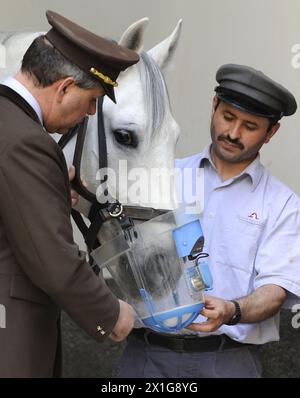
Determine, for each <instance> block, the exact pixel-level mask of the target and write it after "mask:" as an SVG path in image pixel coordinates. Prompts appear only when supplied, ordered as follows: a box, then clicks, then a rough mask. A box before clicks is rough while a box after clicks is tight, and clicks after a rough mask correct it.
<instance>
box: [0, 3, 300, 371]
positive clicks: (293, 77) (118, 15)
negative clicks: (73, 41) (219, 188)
mask: <svg viewBox="0 0 300 398" xmlns="http://www.w3.org/2000/svg"><path fill="white" fill-rule="evenodd" d="M0 5H1V13H0V30H19V29H31V30H39V31H40V30H47V29H48V28H49V25H48V24H47V22H46V18H45V10H46V9H52V10H55V11H57V12H61V13H62V14H64V15H65V16H67V17H69V18H70V19H73V20H75V21H78V22H79V23H80V24H82V25H85V26H86V27H87V28H89V29H91V30H93V31H95V32H96V33H99V34H101V35H104V36H112V37H115V38H118V37H120V35H121V34H122V32H123V31H124V30H125V29H126V28H127V26H129V25H130V24H131V23H132V22H134V21H136V20H138V19H139V18H141V17H144V16H148V17H150V23H149V27H148V31H147V35H146V49H149V48H151V47H152V46H153V45H155V44H156V43H158V42H159V41H161V40H162V39H164V38H165V37H166V36H167V35H169V33H170V32H171V31H172V30H173V28H174V27H175V25H176V23H177V21H178V19H179V18H183V32H182V38H181V41H180V45H179V48H178V51H177V54H176V57H175V60H174V66H173V68H172V70H170V71H169V74H168V76H167V82H168V87H169V91H170V97H171V102H172V104H173V111H174V115H175V117H176V119H177V121H178V122H179V124H180V126H181V129H182V136H181V139H180V142H179V145H178V150H177V154H178V156H184V155H187V154H190V153H192V152H195V151H197V150H200V149H201V148H202V147H203V145H204V144H205V143H206V142H207V141H208V140H209V133H208V127H209V121H210V110H211V100H212V96H213V88H214V86H215V80H214V76H215V71H216V69H217V68H218V66H219V65H221V64H223V63H227V62H236V63H244V64H249V65H252V66H254V67H256V68H258V69H261V70H263V71H264V72H265V73H267V74H269V75H270V77H272V78H274V79H276V80H278V81H279V82H281V83H282V84H284V85H286V86H287V87H288V88H289V89H290V90H291V91H292V92H293V93H294V94H295V96H296V97H297V99H298V101H300V85H299V81H300V69H294V68H293V67H292V66H291V60H292V53H291V48H292V46H293V45H294V44H296V43H300V1H299V0H285V1H282V0H251V1H249V0H224V1H221V0H185V1H183V0H151V1H149V0H109V1H104V0H89V1H86V0H76V1H74V0H64V1H61V0H52V1H51V0H10V1H7V0H5V1H4V0H1V1H0ZM299 129H300V112H298V114H297V115H296V116H293V117H290V118H288V119H286V120H283V122H282V128H281V130H280V132H279V133H278V134H277V135H276V136H275V137H274V138H273V140H272V141H271V143H270V144H268V145H267V146H265V149H264V150H263V151H262V152H263V161H264V163H265V164H266V165H267V167H269V168H270V169H271V170H272V172H273V173H274V174H275V175H276V176H278V177H279V178H280V179H282V180H283V181H284V182H285V183H286V184H288V185H290V186H291V187H292V188H293V189H294V190H296V191H297V193H298V194H300V178H299V177H298V165H299V156H298V152H299V148H300V144H299V139H298V135H299V133H300V132H299ZM290 320H291V314H290V313H289V312H287V313H284V317H283V322H282V326H281V328H282V334H283V341H282V342H281V343H280V344H277V343H272V344H270V345H268V346H267V347H265V348H264V351H263V355H264V364H265V374H266V375H267V376H270V377H284V376H290V377H299V376H300V363H299V358H300V355H299V354H300V353H299V349H298V346H299V342H298V341H299V340H298V333H299V332H298V330H297V329H292V327H291V322H290ZM64 337H65V353H66V356H65V358H66V361H65V364H66V371H65V375H66V376H100V377H101V376H102V377H107V376H108V375H109V374H110V371H111V369H112V367H113V365H114V363H115V361H116V359H117V357H118V355H119V354H120V352H121V348H122V346H117V345H114V344H112V343H110V342H107V343H105V344H104V345H98V344H96V343H94V342H93V341H91V340H90V339H89V338H87V337H86V336H85V334H84V333H82V332H81V331H79V330H78V328H77V327H76V326H75V325H74V324H73V323H72V322H71V321H70V320H69V319H68V318H67V317H65V318H64Z"/></svg>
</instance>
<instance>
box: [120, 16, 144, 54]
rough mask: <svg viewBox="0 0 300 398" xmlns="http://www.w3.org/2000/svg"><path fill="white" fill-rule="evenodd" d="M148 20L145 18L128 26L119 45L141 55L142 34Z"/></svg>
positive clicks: (142, 45)
mask: <svg viewBox="0 0 300 398" xmlns="http://www.w3.org/2000/svg"><path fill="white" fill-rule="evenodd" d="M148 22H149V18H147V17H145V18H142V19H140V20H138V21H136V22H134V23H133V24H132V25H130V26H129V27H128V28H127V29H126V31H125V32H124V33H123V35H122V37H121V39H120V40H119V43H118V44H119V45H120V46H123V47H127V48H129V49H130V50H133V51H136V52H137V53H141V52H142V50H143V47H144V33H145V29H146V26H147V25H148Z"/></svg>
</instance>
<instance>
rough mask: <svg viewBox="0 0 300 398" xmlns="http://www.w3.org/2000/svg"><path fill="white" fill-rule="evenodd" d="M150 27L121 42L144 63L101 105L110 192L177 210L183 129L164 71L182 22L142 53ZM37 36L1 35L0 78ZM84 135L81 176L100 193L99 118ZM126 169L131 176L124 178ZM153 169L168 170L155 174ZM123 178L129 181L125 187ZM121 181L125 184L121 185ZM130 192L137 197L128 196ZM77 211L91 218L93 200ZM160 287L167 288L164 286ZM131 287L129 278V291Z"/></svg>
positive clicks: (139, 27) (157, 264)
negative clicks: (173, 176)
mask: <svg viewBox="0 0 300 398" xmlns="http://www.w3.org/2000/svg"><path fill="white" fill-rule="evenodd" d="M147 23H148V18H143V19H141V20H139V21H137V22H136V23H134V24H132V25H131V26H130V27H129V28H128V29H127V30H126V31H125V32H124V34H123V35H122V37H121V39H120V40H119V44H120V45H122V46H125V47H127V48H130V49H132V50H135V51H137V52H138V53H139V54H140V57H141V60H140V62H139V63H138V64H137V65H135V66H133V67H131V68H129V69H128V70H127V71H125V72H123V73H121V75H120V77H119V79H118V83H119V86H118V87H117V88H116V89H115V94H116V99H117V104H116V105H115V104H113V103H112V102H111V101H110V100H109V99H108V98H106V97H105V99H104V103H103V118H104V127H105V133H106V142H107V153H108V168H109V169H111V170H113V171H114V172H115V175H116V176H117V179H114V178H108V188H109V192H110V194H111V195H113V196H116V198H118V199H120V201H121V202H124V201H126V202H127V203H126V204H128V205H131V204H134V205H140V206H147V207H155V208H165V209H173V208H174V207H175V202H174V197H175V196H174V190H175V187H174V186H173V182H174V181H173V182H171V183H170V179H169V174H168V170H172V169H173V168H174V157H175V145H176V142H177V139H178V136H179V127H178V124H177V123H176V121H175V120H174V118H173V116H172V113H171V109H170V102H169V98H168V93H167V88H166V84H165V81H164V78H163V75H162V72H161V69H162V70H164V69H165V68H166V67H167V66H168V64H170V62H171V60H172V57H173V55H174V53H175V49H176V47H177V43H178V40H179V37H180V32H181V23H182V21H181V20H180V21H179V22H178V23H177V26H176V27H175V29H174V31H173V32H172V33H171V35H170V36H169V37H167V38H166V39H165V40H163V41H162V42H160V43H159V44H158V45H156V46H155V47H154V48H152V49H151V50H149V51H148V52H143V42H144V32H145V28H146V25H147ZM39 34H40V33H24V32H21V33H17V34H2V35H0V40H1V42H2V55H3V47H4V49H5V50H4V57H5V62H6V68H5V69H3V70H1V69H0V78H3V77H5V75H8V74H10V75H13V74H14V73H15V72H16V71H17V70H18V69H19V66H20V62H21V59H22V56H23V54H24V52H25V50H26V48H27V47H28V46H29V45H30V43H31V42H32V40H33V39H34V38H35V37H36V36H38V35H39ZM2 61H3V59H2ZM2 63H3V62H2ZM86 137H87V138H86V142H85V145H84V150H83V157H82V168H81V175H82V176H83V178H84V180H85V181H86V183H87V188H88V190H90V191H91V192H93V193H96V192H97V189H98V188H99V178H98V175H97V171H98V168H99V154H98V129H97V115H94V116H91V117H90V118H89V122H88V128H87V135H86ZM74 146H75V139H73V140H71V141H70V142H69V143H68V145H67V146H66V147H65V149H64V153H65V157H66V160H67V164H68V165H71V164H72V160H73V152H74ZM120 160H121V161H122V162H121V163H120ZM125 167H126V168H127V176H124V175H123V174H124V168H125ZM153 170H154V171H155V172H157V171H159V170H160V171H161V170H163V171H164V172H163V173H159V172H158V174H155V173H154V175H153ZM120 174H122V176H120ZM118 177H120V178H118ZM123 177H125V179H126V178H127V179H126V183H125V184H124V178H123ZM120 182H123V184H121V185H120ZM130 192H131V193H135V194H136V195H130ZM145 192H146V194H145ZM138 193H141V194H140V195H138ZM78 209H79V210H80V212H81V213H82V214H84V215H86V216H87V215H88V213H89V209H90V204H89V202H87V201H86V200H84V199H81V200H80V202H79V205H78ZM110 234H111V231H110V228H107V227H104V228H102V230H101V240H103V238H104V240H105V239H107V237H108V236H109V235H110ZM106 235H107V237H106ZM150 235H151V234H150ZM158 251H159V250H158ZM164 251H165V247H163V244H162V247H161V254H159V255H158V257H156V258H154V259H153V258H151V259H150V258H149V261H148V266H149V270H150V269H151V270H152V271H151V272H150V274H153V275H157V274H159V272H160V268H161V267H163V265H162V264H161V263H162V261H159V259H160V260H161V259H162V256H163V253H164ZM159 283H160V286H161V287H163V283H161V281H160V282H159ZM153 284H155V281H153ZM131 285H132V284H131V281H130V278H129V280H128V289H130V286H131ZM125 290H126V289H125Z"/></svg>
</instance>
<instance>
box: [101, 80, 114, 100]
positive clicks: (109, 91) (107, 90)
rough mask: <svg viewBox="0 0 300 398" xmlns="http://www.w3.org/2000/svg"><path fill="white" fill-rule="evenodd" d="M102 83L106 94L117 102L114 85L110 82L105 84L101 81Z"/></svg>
mask: <svg viewBox="0 0 300 398" xmlns="http://www.w3.org/2000/svg"><path fill="white" fill-rule="evenodd" d="M100 84H101V86H102V87H103V89H104V91H105V94H106V95H107V96H108V97H109V98H110V99H111V100H112V102H114V103H115V104H116V103H117V101H116V97H115V90H114V88H113V86H111V85H110V84H104V83H101V82H100Z"/></svg>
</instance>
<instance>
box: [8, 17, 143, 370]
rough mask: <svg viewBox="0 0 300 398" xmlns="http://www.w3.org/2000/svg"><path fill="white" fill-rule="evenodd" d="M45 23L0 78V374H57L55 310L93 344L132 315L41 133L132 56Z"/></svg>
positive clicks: (61, 128) (89, 102) (59, 160)
mask: <svg viewBox="0 0 300 398" xmlns="http://www.w3.org/2000/svg"><path fill="white" fill-rule="evenodd" d="M47 18H48V21H49V23H50V24H51V25H52V29H51V30H50V31H49V32H48V33H47V34H46V35H45V36H40V37H39V38H37V39H36V40H35V41H34V42H33V43H32V44H31V46H30V48H29V49H28V50H27V52H26V54H25V56H24V59H23V63H22V68H21V71H20V72H18V74H17V75H16V76H15V78H9V79H8V80H6V81H5V82H4V83H3V85H0V187H1V195H0V304H1V309H4V311H2V312H1V313H2V315H5V322H4V321H2V322H1V324H0V377H52V376H59V375H60V362H61V361H60V359H61V357H60V339H59V319H60V310H59V307H61V308H63V309H64V310H65V311H66V312H67V313H68V314H69V315H70V316H71V317H72V318H73V319H74V320H75V321H76V322H77V323H78V324H79V325H80V326H81V327H82V328H83V329H84V330H85V331H86V332H87V333H89V334H90V335H91V336H92V337H94V338H95V339H97V340H98V341H102V340H103V339H105V338H106V337H110V338H112V339H114V340H115V341H121V340H122V339H124V338H125V337H126V336H127V334H128V333H129V332H130V330H131V328H132V326H133V320H134V312H133V309H132V307H130V306H129V305H128V304H127V303H125V302H122V301H120V300H118V299H117V298H116V297H115V296H114V295H113V294H112V293H111V292H110V290H109V289H108V288H107V287H106V285H105V283H104V281H103V280H102V279H101V278H98V277H96V276H95V275H94V273H93V271H92V270H91V269H90V267H89V266H88V264H87V263H86V261H85V255H84V254H83V253H80V251H79V249H78V247H77V245H76V244H75V243H74V241H73V233H72V227H71V224H70V210H71V198H70V185H69V180H68V171H67V168H66V163H65V159H64V156H63V153H62V151H61V150H60V148H59V146H58V145H57V144H56V143H55V142H54V140H53V139H52V138H51V137H50V136H49V134H48V133H53V132H60V133H62V134H63V133H65V132H67V131H68V129H69V128H70V127H72V126H74V125H76V124H77V123H78V122H80V121H81V120H82V119H83V117H85V116H86V115H91V114H94V113H95V109H96V108H95V107H96V99H97V97H99V96H103V95H105V94H107V95H108V96H109V97H110V98H111V99H112V100H115V97H114V91H113V87H114V86H115V85H117V83H116V78H117V77H118V75H119V73H120V71H122V70H124V69H126V68H127V67H129V66H130V65H133V64H134V63H136V62H138V59H139V57H138V55H137V54H136V53H134V52H133V51H130V50H128V49H125V48H122V47H120V46H118V45H116V44H114V43H112V42H110V41H108V40H105V39H103V38H101V37H99V36H96V35H94V34H93V33H91V32H89V31H87V30H85V29H83V28H81V27H80V26H78V25H76V24H74V23H73V22H71V21H69V20H68V19H66V18H64V17H62V16H60V15H58V14H56V13H54V12H51V11H48V12H47Z"/></svg>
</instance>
